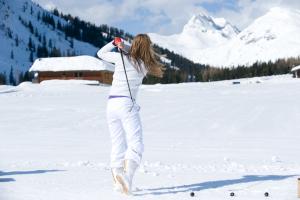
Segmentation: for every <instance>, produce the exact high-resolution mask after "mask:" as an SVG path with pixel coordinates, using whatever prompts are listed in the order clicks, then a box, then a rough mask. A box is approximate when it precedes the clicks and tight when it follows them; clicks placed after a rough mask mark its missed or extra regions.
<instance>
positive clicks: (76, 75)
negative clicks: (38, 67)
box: [38, 71, 113, 84]
mask: <svg viewBox="0 0 300 200" xmlns="http://www.w3.org/2000/svg"><path fill="white" fill-rule="evenodd" d="M38 74H39V76H38V82H39V83H40V82H42V81H44V80H53V79H59V80H70V79H75V80H76V79H77V80H96V81H99V82H100V83H104V84H111V83H112V79H113V72H110V71H63V72H50V71H49V72H38Z"/></svg>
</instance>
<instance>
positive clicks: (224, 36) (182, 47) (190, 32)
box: [149, 13, 239, 58]
mask: <svg viewBox="0 0 300 200" xmlns="http://www.w3.org/2000/svg"><path fill="white" fill-rule="evenodd" d="M238 33H239V30H238V29H237V28H236V27H235V26H233V25H231V24H230V23H229V22H227V21H226V20H225V19H224V18H213V17H211V16H208V15H206V14H204V13H200V14H198V15H194V16H193V17H192V18H191V19H190V20H189V22H188V23H187V24H186V25H185V26H184V28H183V31H182V32H181V33H179V34H174V35H170V36H162V35H159V34H156V33H149V36H150V37H151V40H152V41H153V42H154V43H156V44H158V45H159V46H162V47H164V48H167V49H170V50H172V51H174V52H176V53H179V54H181V55H183V56H185V57H187V58H193V57H191V51H195V52H198V51H199V50H202V49H206V48H210V47H215V46H219V45H221V44H224V43H226V42H228V41H230V40H231V39H232V38H234V37H236V36H237V34H238Z"/></svg>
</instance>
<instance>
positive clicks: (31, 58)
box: [29, 51, 33, 62]
mask: <svg viewBox="0 0 300 200" xmlns="http://www.w3.org/2000/svg"><path fill="white" fill-rule="evenodd" d="M29 61H30V62H33V52H32V51H31V52H30V56H29Z"/></svg>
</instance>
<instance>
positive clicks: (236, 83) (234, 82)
mask: <svg viewBox="0 0 300 200" xmlns="http://www.w3.org/2000/svg"><path fill="white" fill-rule="evenodd" d="M232 84H233V85H238V84H241V82H240V81H233V82H232Z"/></svg>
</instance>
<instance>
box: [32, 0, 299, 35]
mask: <svg viewBox="0 0 300 200" xmlns="http://www.w3.org/2000/svg"><path fill="white" fill-rule="evenodd" d="M34 1H35V2H37V3H39V4H40V5H41V6H43V7H45V8H47V9H50V8H54V7H56V8H58V9H59V10H60V11H62V12H64V13H70V14H72V15H75V16H79V17H80V18H81V19H84V20H87V21H90V22H93V23H96V24H108V25H110V26H115V27H117V28H121V29H123V30H124V31H126V32H129V33H131V34H136V33H148V32H155V33H160V34H165V35H169V34H174V33H179V32H181V30H182V28H183V26H184V25H185V24H186V23H187V22H188V20H189V19H190V18H191V17H192V16H193V15H195V14H197V13H200V12H205V13H207V14H209V15H211V16H213V17H223V18H225V19H227V20H228V21H229V22H231V23H232V24H233V25H236V26H237V27H238V28H239V29H243V28H245V27H247V26H248V25H249V24H250V23H251V22H252V21H253V20H254V19H256V18H257V17H259V16H261V15H263V14H265V13H266V12H267V11H268V10H269V9H270V8H272V7H275V6H281V7H289V8H293V9H295V8H296V9H300V0H84V1H82V0H64V1H62V0H34Z"/></svg>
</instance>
